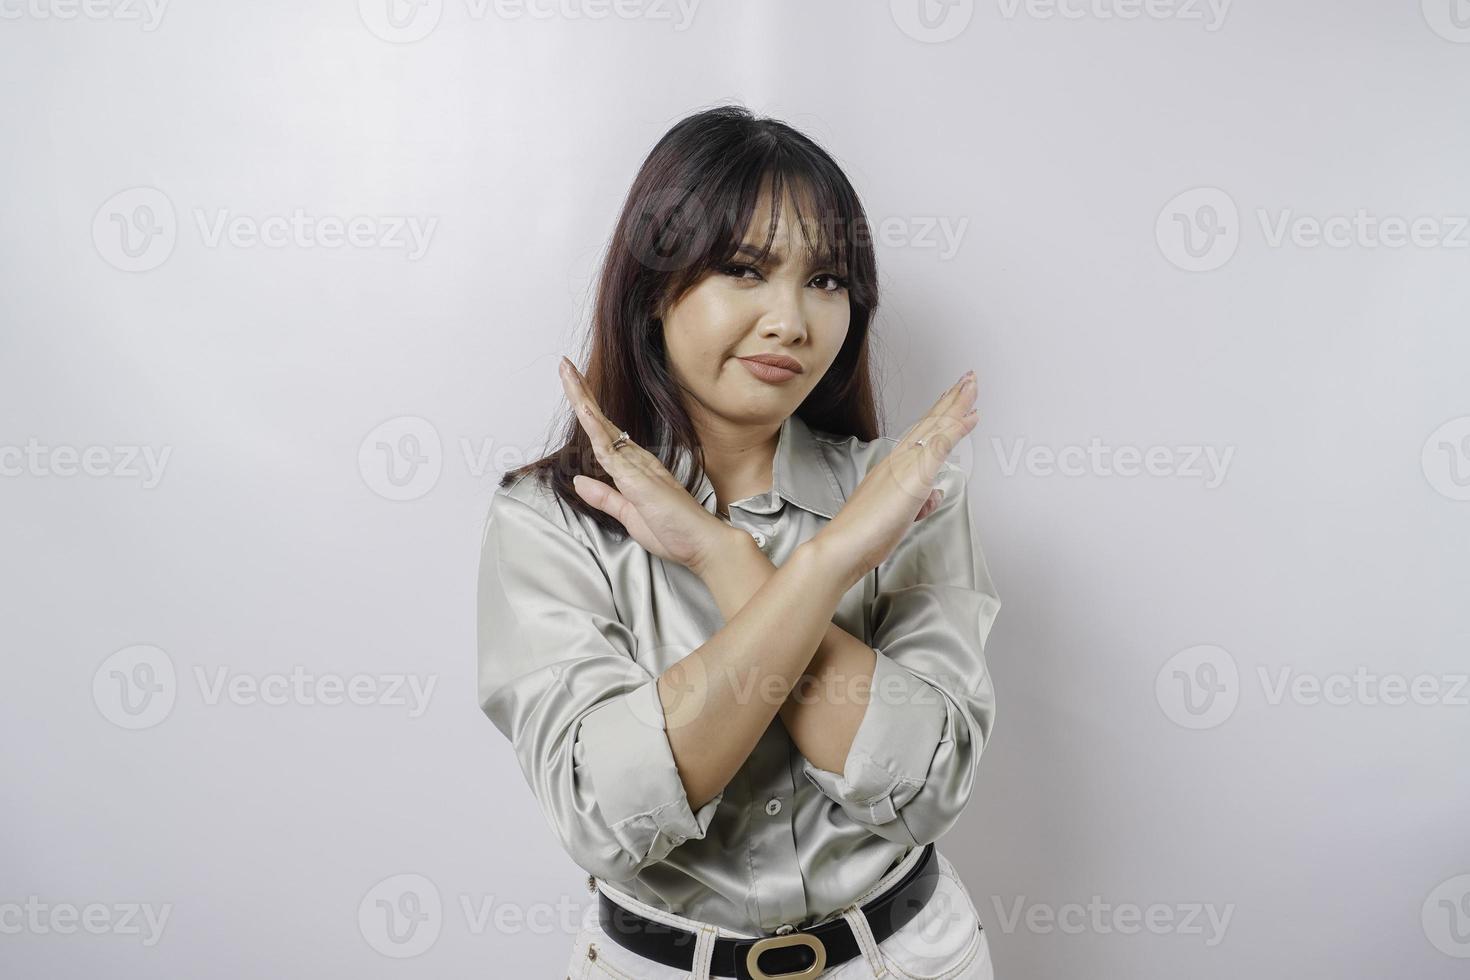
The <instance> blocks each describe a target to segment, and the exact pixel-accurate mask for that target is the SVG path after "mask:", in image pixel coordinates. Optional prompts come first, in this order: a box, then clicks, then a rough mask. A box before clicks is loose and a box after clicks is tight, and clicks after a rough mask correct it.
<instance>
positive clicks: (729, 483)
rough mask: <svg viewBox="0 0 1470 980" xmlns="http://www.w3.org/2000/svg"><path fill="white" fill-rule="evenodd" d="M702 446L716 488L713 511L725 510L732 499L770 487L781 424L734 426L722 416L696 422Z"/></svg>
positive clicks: (761, 491)
mask: <svg viewBox="0 0 1470 980" xmlns="http://www.w3.org/2000/svg"><path fill="white" fill-rule="evenodd" d="M696 431H698V433H699V440H700V444H701V445H702V446H703V447H704V463H705V475H706V476H708V477H709V481H710V484H711V485H712V486H713V487H714V488H715V501H716V510H718V511H719V512H720V513H721V514H724V513H726V508H727V506H728V505H729V503H730V501H732V500H743V499H745V498H746V497H751V496H754V495H756V494H758V493H765V492H766V491H768V490H770V489H771V487H772V485H773V483H774V479H775V469H774V467H775V461H776V444H777V442H778V441H779V439H780V431H781V424H780V423H779V422H778V423H776V424H775V425H759V426H750V425H736V424H732V423H730V422H727V421H724V420H722V419H707V420H705V421H704V422H702V423H700V422H696Z"/></svg>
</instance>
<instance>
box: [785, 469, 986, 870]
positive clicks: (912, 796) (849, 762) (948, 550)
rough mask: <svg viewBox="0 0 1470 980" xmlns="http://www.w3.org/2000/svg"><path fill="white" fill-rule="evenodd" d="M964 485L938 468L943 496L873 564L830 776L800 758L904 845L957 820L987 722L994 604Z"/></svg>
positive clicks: (829, 791) (865, 820) (954, 472)
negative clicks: (852, 706)
mask: <svg viewBox="0 0 1470 980" xmlns="http://www.w3.org/2000/svg"><path fill="white" fill-rule="evenodd" d="M968 484H969V481H968V478H967V476H966V474H965V473H964V471H962V470H960V469H959V468H958V467H955V466H953V465H951V464H949V463H945V464H944V465H943V467H942V468H941V471H940V474H939V477H938V478H937V480H936V483H935V485H936V486H937V487H939V488H941V489H943V490H944V499H943V500H942V501H941V502H940V504H939V506H938V507H937V508H936V509H935V510H934V511H933V512H932V513H931V514H929V515H928V516H927V517H925V518H924V519H923V520H921V521H919V522H918V523H917V524H915V525H914V526H913V527H912V528H910V529H909V531H908V533H907V534H906V535H905V536H904V538H903V540H902V541H900V542H899V544H898V545H897V546H896V547H895V548H894V550H893V553H892V554H891V555H889V557H888V558H887V559H886V560H885V561H884V562H883V563H882V564H880V565H879V566H878V568H877V569H876V570H875V574H876V576H877V581H876V585H875V591H874V599H873V604H872V607H871V610H870V616H869V620H870V623H871V626H872V644H873V649H874V652H875V654H876V660H875V661H874V665H873V683H872V686H871V688H870V692H869V698H868V706H867V711H866V713H865V714H864V715H863V720H862V722H861V724H860V725H859V727H858V730H857V733H856V735H855V736H854V738H853V741H852V747H851V749H850V750H849V751H848V755H847V759H846V761H845V763H844V766H843V771H842V773H841V774H838V773H834V772H828V771H827V770H825V769H820V768H818V767H816V766H815V765H813V764H812V763H811V762H810V761H809V760H807V761H804V763H803V770H804V772H805V773H806V775H807V777H808V778H809V779H811V781H812V782H813V783H815V784H816V785H817V787H818V788H820V789H821V791H822V792H823V793H824V794H826V795H827V796H828V797H829V798H830V799H832V800H833V801H835V802H836V803H838V804H839V805H840V806H841V808H842V810H843V811H844V812H845V813H846V814H847V815H848V816H849V817H851V818H852V819H853V820H855V821H857V822H858V823H861V824H863V825H865V826H867V827H868V828H869V829H870V830H872V832H873V833H875V834H877V835H879V836H880V837H884V838H886V839H888V840H892V841H898V842H900V843H905V844H909V845H923V844H927V843H929V842H931V841H934V840H937V839H939V838H940V837H941V836H943V835H944V833H945V832H946V831H948V830H949V829H950V827H952V826H953V825H954V823H955V821H956V820H958V819H959V815H960V813H961V811H963V809H964V807H965V804H966V803H968V802H969V799H970V793H971V790H972V789H973V787H974V782H975V773H976V767H977V764H978V761H979V758H980V753H981V750H982V749H983V748H984V746H985V744H986V743H987V742H988V741H989V738H990V733H991V729H992V727H993V726H994V723H995V691H994V688H993V687H992V685H991V680H990V671H989V669H988V668H987V666H986V662H985V641H986V639H987V637H988V636H989V635H990V628H991V625H992V624H993V623H994V621H995V616H996V613H997V612H998V611H999V610H1000V604H1001V603H1000V598H999V597H998V596H997V595H996V591H995V587H994V585H993V584H992V583H991V580H990V572H989V569H988V568H987V566H986V563H985V556H984V553H983V552H982V550H981V547H980V541H979V539H978V537H977V535H976V533H975V528H974V525H973V522H972V520H971V518H970V509H969V501H968V494H969V488H968Z"/></svg>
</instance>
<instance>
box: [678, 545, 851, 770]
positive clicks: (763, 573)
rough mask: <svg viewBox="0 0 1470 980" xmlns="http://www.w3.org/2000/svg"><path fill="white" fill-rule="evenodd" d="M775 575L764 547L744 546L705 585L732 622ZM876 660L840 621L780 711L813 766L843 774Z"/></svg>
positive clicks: (832, 626)
mask: <svg viewBox="0 0 1470 980" xmlns="http://www.w3.org/2000/svg"><path fill="white" fill-rule="evenodd" d="M775 573H776V566H775V564H774V563H773V562H772V561H771V559H769V558H768V557H766V556H765V554H763V553H762V552H761V551H760V550H759V549H757V548H743V549H740V550H739V551H737V552H735V553H734V554H733V555H731V556H730V557H729V559H728V560H727V561H725V562H723V563H721V565H720V566H719V567H718V568H717V569H712V570H711V571H710V572H709V573H708V574H707V575H706V576H705V586H706V587H707V588H708V589H709V590H710V594H711V595H712V596H713V597H714V599H715V602H716V603H717V604H718V605H719V607H720V612H721V613H722V614H723V615H724V617H725V619H726V621H729V620H730V619H731V618H733V617H734V615H735V614H736V613H737V612H739V611H740V610H741V609H743V608H744V607H745V604H746V603H747V602H748V601H749V600H750V597H751V596H753V595H755V593H756V590H757V589H759V588H760V587H761V586H762V585H764V584H765V582H766V580H767V579H769V578H770V577H771V576H772V575H774V574H775ZM876 659H877V655H876V652H875V651H874V650H873V648H872V647H870V646H868V645H867V644H866V643H864V642H863V641H862V640H860V639H858V638H857V637H855V636H853V635H852V634H851V633H849V632H847V630H845V629H843V628H842V627H840V626H838V625H837V624H836V623H829V624H828V625H827V630H826V632H825V633H823V634H822V639H821V642H820V643H818V644H817V648H816V651H815V653H814V654H813V655H812V658H811V663H810V664H809V665H808V666H807V668H806V671H805V673H804V674H803V675H802V676H801V678H800V679H799V680H798V681H797V683H796V686H795V687H794V688H793V689H792V693H791V694H790V695H788V696H787V698H786V700H785V702H783V703H782V705H781V707H780V709H779V711H778V712H777V713H778V714H779V715H780V718H781V722H782V724H784V725H785V726H786V730H787V732H789V733H790V734H791V738H792V741H794V742H795V743H796V746H797V748H799V749H800V750H801V754H802V755H804V756H806V758H807V759H808V760H809V761H810V762H811V763H812V764H813V765H815V766H818V767H819V768H822V769H826V770H828V771H830V772H838V773H840V772H842V770H843V765H844V763H845V762H846V760H847V753H848V751H849V750H850V749H851V747H852V741H853V737H854V736H855V735H856V734H857V730H858V726H859V725H861V724H862V721H863V715H864V714H865V713H866V712H867V703H868V701H867V694H868V688H869V685H870V684H871V683H872V680H873V664H874V662H875V661H876ZM752 689H758V686H756V687H754V688H752ZM832 690H839V691H841V692H843V694H844V696H843V697H838V698H830V697H826V696H824V694H823V692H829V691H832ZM848 694H851V696H850V697H849V696H846V695H848Z"/></svg>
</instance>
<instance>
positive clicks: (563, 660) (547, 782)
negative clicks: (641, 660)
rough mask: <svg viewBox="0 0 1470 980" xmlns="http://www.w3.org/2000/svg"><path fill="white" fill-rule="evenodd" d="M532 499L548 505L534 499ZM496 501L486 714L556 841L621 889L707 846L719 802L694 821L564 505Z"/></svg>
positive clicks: (484, 574) (482, 609) (485, 653)
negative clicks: (684, 850)
mask: <svg viewBox="0 0 1470 980" xmlns="http://www.w3.org/2000/svg"><path fill="white" fill-rule="evenodd" d="M535 492H538V493H546V491H544V490H541V489H537V490H536V491H535ZM547 507H548V509H549V510H552V511H553V512H554V513H555V514H557V515H559V517H552V516H547V514H545V513H543V512H542V510H541V509H540V508H539V507H533V506H531V505H530V504H528V503H526V502H524V501H522V500H520V499H517V498H515V497H512V496H509V495H508V494H507V493H506V492H505V491H504V490H498V491H497V492H496V494H495V495H494V498H493V500H492V502H491V506H490V514H489V517H488V519H487V521H486V525H485V531H484V536H483V539H482V543H481V557H480V569H479V589H478V646H479V697H480V706H481V708H482V709H483V710H484V712H485V714H486V715H487V716H488V717H489V718H490V720H491V721H492V722H494V723H495V727H496V728H498V729H499V730H500V732H501V734H503V735H504V736H505V737H506V738H508V739H509V740H510V742H511V744H512V746H513V747H514V750H515V755H516V758H517V760H518V761H519V763H520V767H521V772H522V773H523V774H524V776H525V778H526V782H527V783H528V784H529V785H530V787H531V791H532V793H533V794H534V795H535V797H536V800H537V802H538V803H539V804H540V806H541V810H542V812H543V814H544V815H545V817H546V820H547V822H548V823H550V825H551V827H552V829H553V830H554V831H555V833H556V836H557V839H558V840H559V841H560V842H561V844H562V846H563V847H564V848H565V849H566V851H567V853H568V855H569V856H570V857H571V858H572V860H573V861H574V862H576V864H577V865H578V866H580V867H582V868H583V869H585V870H586V871H588V872H590V873H591V874H594V875H597V876H598V877H601V878H605V879H609V880H613V881H618V880H624V879H627V878H631V877H633V876H634V875H636V874H637V873H638V872H639V871H641V870H642V869H643V868H645V867H646V866H648V865H650V864H652V863H654V862H657V861H660V860H662V859H663V858H664V857H665V856H666V855H667V854H668V853H669V851H671V850H672V849H673V848H675V847H676V846H678V845H679V844H682V843H683V842H684V841H686V840H689V839H700V838H703V837H704V835H705V833H706V831H707V830H708V829H709V825H710V822H711V821H712V820H713V819H714V815H715V811H716V810H717V809H718V807H719V804H720V801H721V799H722V798H723V797H724V793H723V792H721V793H720V794H719V795H718V796H716V797H714V798H713V799H711V800H709V801H708V802H706V803H705V804H704V805H703V806H701V807H700V808H699V810H698V812H693V811H691V809H690V807H689V799H688V797H687V796H686V794H685V792H684V786H683V783H682V781H681V780H680V778H679V772H678V768H677V766H676V765H675V763H674V757H673V753H672V751H671V749H670V748H669V741H668V734H667V728H666V722H665V719H664V712H663V705H662V702H661V701H660V699H659V695H658V689H657V687H656V686H655V685H656V684H657V681H658V679H657V677H655V676H653V675H652V674H650V673H649V672H648V671H647V670H645V669H644V668H643V667H641V666H640V665H639V664H638V663H637V662H636V660H635V659H634V653H635V651H636V644H637V638H636V637H635V636H634V635H633V633H632V632H631V631H629V630H628V629H627V627H625V626H624V625H623V624H622V623H621V622H620V621H619V619H618V616H617V611H616V607H615V604H614V600H613V593H612V587H611V584H610V582H609V580H608V577H607V575H606V574H605V572H604V571H603V569H602V566H601V564H600V563H599V562H598V560H597V557H596V555H595V553H594V552H593V551H592V549H591V547H590V546H589V545H588V544H587V542H586V541H585V540H584V539H583V538H582V537H581V536H580V532H579V531H574V530H572V528H571V527H570V526H569V525H568V524H567V523H566V521H567V520H568V519H567V518H566V515H565V512H564V511H562V510H561V509H560V508H561V505H560V503H559V502H549V503H548V504H547Z"/></svg>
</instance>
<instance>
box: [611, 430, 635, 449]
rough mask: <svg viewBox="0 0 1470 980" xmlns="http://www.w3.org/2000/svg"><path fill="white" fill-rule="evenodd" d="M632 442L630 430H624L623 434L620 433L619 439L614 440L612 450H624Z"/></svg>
mask: <svg viewBox="0 0 1470 980" xmlns="http://www.w3.org/2000/svg"><path fill="white" fill-rule="evenodd" d="M631 441H632V440H631V439H629V438H628V430H627V429H624V430H623V431H622V432H619V433H618V437H617V438H616V439H614V440H613V444H612V448H613V450H614V451H616V450H619V449H622V448H623V447H624V446H626V445H627V444H628V443H629V442H631Z"/></svg>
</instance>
